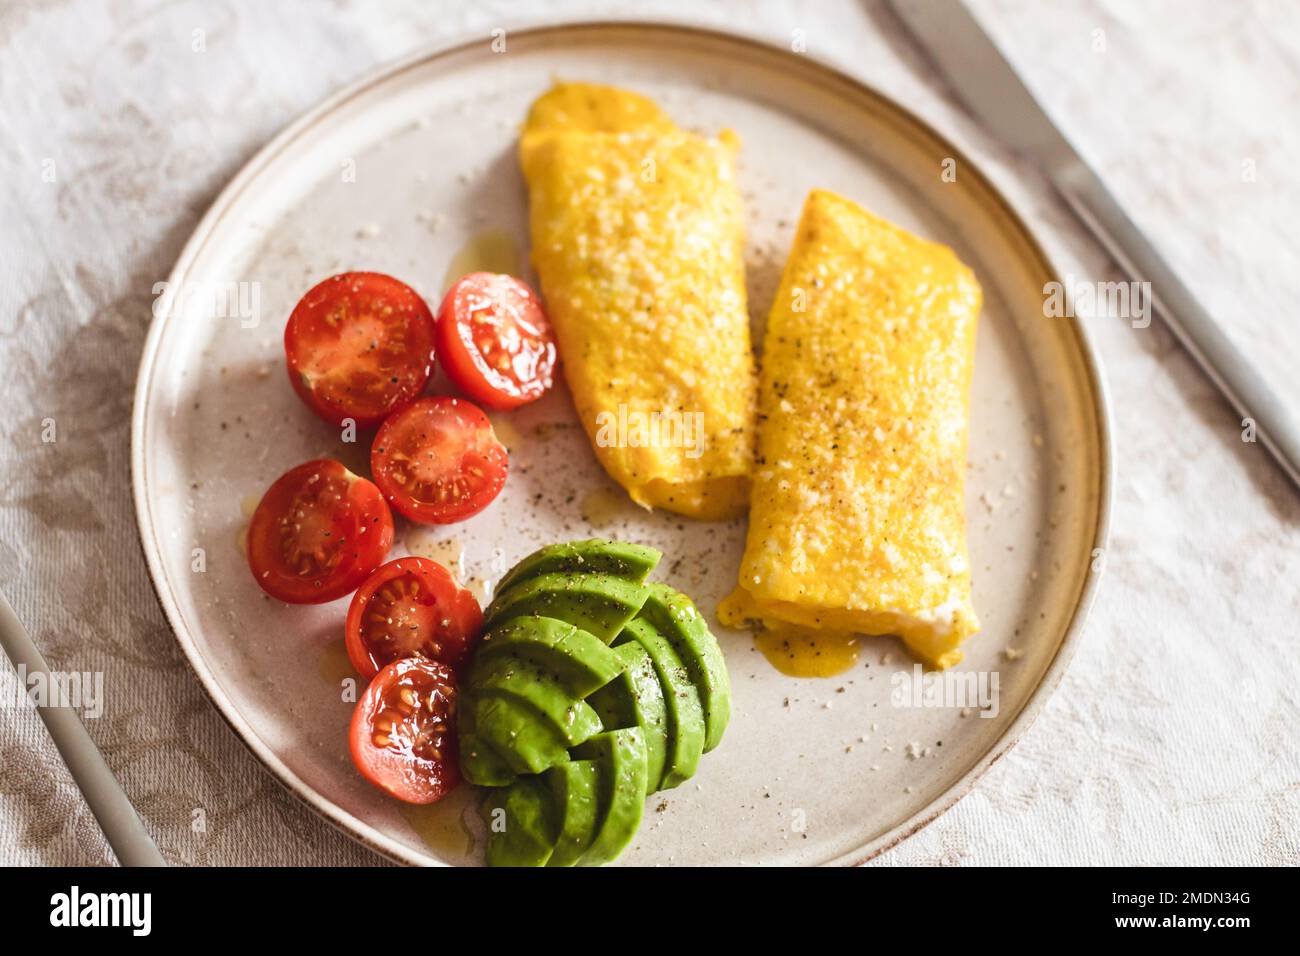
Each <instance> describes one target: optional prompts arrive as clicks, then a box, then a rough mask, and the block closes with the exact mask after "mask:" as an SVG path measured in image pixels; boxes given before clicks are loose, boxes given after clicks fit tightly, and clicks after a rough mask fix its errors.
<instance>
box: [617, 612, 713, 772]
mask: <svg viewBox="0 0 1300 956" xmlns="http://www.w3.org/2000/svg"><path fill="white" fill-rule="evenodd" d="M628 641H635V642H636V643H637V644H639V645H641V647H643V648H644V649H645V651H646V653H647V654H648V655H649V657H650V660H651V661H652V662H653V664H654V669H655V673H656V674H657V675H658V678H659V684H660V686H661V687H662V688H663V696H664V703H665V705H666V706H665V715H666V716H667V722H666V723H667V728H666V729H667V749H666V753H665V756H664V770H663V776H662V777H660V779H659V781H658V783H657V784H656V783H654V782H651V784H650V786H649V788H648V789H649V790H650V791H651V792H654V791H655V790H669V789H671V788H673V787H675V786H677V785H678V784H680V783H682V782H683V781H685V780H689V779H690V778H691V777H692V776H694V774H695V770H696V768H697V767H698V766H699V763H700V754H701V753H703V752H704V708H703V706H702V705H701V704H700V694H699V691H697V690H696V689H695V685H694V684H693V683H692V682H691V677H690V672H689V671H688V670H687V669H686V665H685V664H683V663H682V659H681V658H680V657H678V656H677V651H675V650H674V649H673V645H672V643H671V642H670V641H669V640H668V639H667V638H666V637H664V636H663V635H662V634H660V633H659V631H658V630H656V629H655V627H654V626H653V625H652V624H650V622H649V621H647V620H645V618H637V619H636V620H635V621H631V622H629V623H628V625H627V627H625V628H624V629H623V633H622V634H621V635H619V637H618V641H617V643H618V644H625V643H627V642H628ZM593 739H594V738H593Z"/></svg>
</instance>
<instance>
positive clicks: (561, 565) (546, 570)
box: [497, 538, 663, 593]
mask: <svg viewBox="0 0 1300 956" xmlns="http://www.w3.org/2000/svg"><path fill="white" fill-rule="evenodd" d="M661 557H663V555H661V554H660V553H659V552H658V551H656V550H655V549H654V548H648V547H645V546H644V545H640V544H627V543H625V542H622V541H606V540H605V539H603V538H592V539H591V540H589V541H569V542H565V543H564V544H551V545H547V546H546V547H544V548H542V549H541V550H539V551H534V552H533V553H532V554H530V555H528V557H526V558H523V559H522V560H521V561H520V562H519V563H518V564H516V565H515V566H514V567H513V568H511V569H510V570H509V571H508V572H506V576H505V577H503V578H502V579H501V580H500V581H498V582H497V592H498V593H499V592H501V591H504V590H506V589H507V588H509V587H510V586H511V585H512V584H516V583H518V582H520V581H526V580H528V579H529V578H535V577H537V576H538V575H539V574H556V573H560V572H570V573H572V572H582V573H584V574H610V575H613V576H614V577H616V578H623V579H624V580H627V581H631V582H632V583H633V584H641V583H643V582H644V581H645V579H646V577H647V576H648V575H649V574H650V572H651V571H653V570H654V568H655V565H656V564H658V563H659V559H660V558H661Z"/></svg>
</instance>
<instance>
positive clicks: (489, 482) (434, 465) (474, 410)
mask: <svg viewBox="0 0 1300 956" xmlns="http://www.w3.org/2000/svg"><path fill="white" fill-rule="evenodd" d="M509 467H510V461H509V457H508V456H507V455H506V449H505V446H504V445H502V444H501V442H499V441H497V436H496V433H495V432H493V431H492V423H491V422H490V421H488V417H487V416H486V415H485V414H483V410H482V409H480V408H478V407H477V406H475V405H472V404H470V403H469V402H467V401H465V400H464V399H460V398H449V397H447V396H443V395H440V396H437V397H435V398H422V399H420V400H419V401H418V402H415V403H414V404H412V405H408V406H407V407H406V408H404V409H402V410H401V411H400V412H397V413H395V414H394V415H392V416H391V417H390V418H389V419H388V420H387V421H386V422H384V424H383V426H382V427H381V428H380V429H379V433H378V434H377V435H376V436H375V443H374V445H373V446H371V449H370V470H371V472H372V473H373V474H374V476H375V484H377V485H378V486H379V490H380V491H382V492H383V494H384V498H385V499H386V500H387V501H388V503H389V504H390V505H392V506H393V507H394V508H396V509H397V510H398V511H399V512H400V513H402V514H404V515H406V517H408V518H410V519H411V520H412V521H419V522H422V523H423V524H449V523H451V522H453V521H460V520H462V519H464V518H468V517H470V516H471V515H476V514H478V513H479V512H480V511H482V510H483V509H484V508H486V507H487V506H488V505H489V504H491V503H492V499H493V498H495V497H496V496H497V494H498V493H499V492H500V491H501V487H502V485H504V484H505V483H506V472H507V471H508V470H509Z"/></svg>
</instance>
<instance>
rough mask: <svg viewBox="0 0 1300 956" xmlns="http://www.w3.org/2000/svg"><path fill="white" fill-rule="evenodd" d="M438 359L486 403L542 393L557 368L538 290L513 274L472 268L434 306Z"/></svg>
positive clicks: (510, 403) (504, 403) (516, 401)
mask: <svg viewBox="0 0 1300 956" xmlns="http://www.w3.org/2000/svg"><path fill="white" fill-rule="evenodd" d="M437 346H438V360H439V361H441V362H442V364H443V366H444V367H445V368H446V370H447V374H448V375H449V376H451V380H452V381H453V382H455V383H456V386H457V387H458V388H459V389H460V390H461V391H463V392H464V393H465V394H466V395H468V396H469V397H470V398H472V399H474V401H476V402H478V403H479V404H481V405H486V406H487V407H488V408H495V409H507V408H515V407H517V406H519V405H523V404H525V403H526V402H531V401H533V400H534V399H537V398H541V397H542V395H543V393H545V391H546V390H547V389H548V388H550V387H551V380H552V375H553V373H554V371H555V334H554V333H553V332H552V331H551V323H550V321H549V320H548V319H547V318H546V312H545V311H544V310H543V309H542V303H541V300H540V299H539V298H538V296H537V293H536V292H534V291H533V290H532V289H530V288H529V287H528V285H527V283H524V282H520V281H519V280H518V279H516V278H514V277H513V276H508V275H499V274H497V273H493V272H471V273H470V274H469V275H467V276H465V278H463V279H461V280H460V281H459V282H457V283H456V284H455V285H453V286H452V287H451V289H450V290H448V292H447V295H446V297H445V298H444V299H443V300H442V307H441V308H440V309H439V310H438V326H437Z"/></svg>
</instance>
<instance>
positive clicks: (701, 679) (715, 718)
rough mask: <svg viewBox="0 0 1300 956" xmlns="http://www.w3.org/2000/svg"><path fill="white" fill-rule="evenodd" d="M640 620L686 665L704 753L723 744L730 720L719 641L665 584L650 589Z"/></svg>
mask: <svg viewBox="0 0 1300 956" xmlns="http://www.w3.org/2000/svg"><path fill="white" fill-rule="evenodd" d="M649 588H650V596H649V597H648V598H646V602H645V605H644V606H643V607H642V608H641V614H640V616H641V617H642V618H644V619H645V620H647V621H649V622H650V623H651V624H653V625H654V627H655V630H657V631H658V632H659V633H660V634H662V635H663V636H664V637H666V638H667V639H668V640H669V642H670V643H671V644H672V645H673V650H675V651H676V652H677V656H678V657H680V658H681V659H682V663H683V664H685V665H686V670H687V671H688V672H689V673H690V676H691V683H693V684H694V685H695V689H696V690H698V691H699V693H700V704H701V706H702V707H703V708H704V752H705V753H708V752H709V751H710V750H712V749H713V748H714V747H716V746H717V745H718V744H719V743H721V741H722V734H723V732H724V731H725V730H726V729H727V721H728V720H730V719H731V680H730V678H729V677H728V676H727V665H726V662H725V661H724V660H723V659H722V649H721V648H720V647H718V640H717V638H715V637H714V636H713V634H712V632H710V631H709V625H708V624H707V623H706V622H705V620H704V616H703V615H702V614H700V612H699V610H698V609H697V608H696V607H695V605H694V604H693V603H692V602H691V599H690V598H688V597H687V596H686V595H685V594H682V593H681V592H680V591H677V590H674V589H673V588H670V587H669V586H668V585H666V584H652V585H649Z"/></svg>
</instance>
